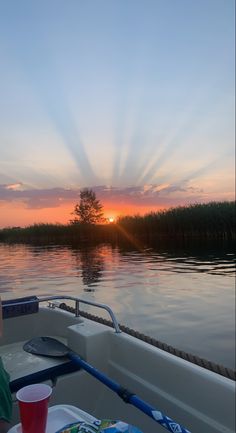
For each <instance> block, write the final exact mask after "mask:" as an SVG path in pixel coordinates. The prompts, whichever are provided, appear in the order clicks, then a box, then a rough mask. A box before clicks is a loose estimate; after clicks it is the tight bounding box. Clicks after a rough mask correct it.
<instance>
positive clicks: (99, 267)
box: [72, 246, 105, 292]
mask: <svg viewBox="0 0 236 433" xmlns="http://www.w3.org/2000/svg"><path fill="white" fill-rule="evenodd" d="M72 255H73V256H74V258H75V262H76V268H77V270H78V275H81V277H82V281H83V285H84V291H85V292H94V290H95V287H96V285H97V284H98V283H99V281H101V280H102V276H103V272H102V271H103V269H104V260H105V256H104V254H103V250H102V249H101V247H97V246H96V247H92V246H90V247H88V246H85V247H84V248H83V249H74V248H72Z"/></svg>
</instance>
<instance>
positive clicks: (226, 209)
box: [0, 201, 235, 244]
mask: <svg viewBox="0 0 236 433" xmlns="http://www.w3.org/2000/svg"><path fill="white" fill-rule="evenodd" d="M173 238H175V239H178V240H181V239H182V240H186V239H193V238H195V239H221V240H234V239H235V202H233V201H232V202H210V203H207V204H193V205H189V206H180V207H175V208H171V209H167V210H164V211H158V212H153V213H149V214H146V215H144V216H140V215H135V216H124V217H120V218H119V219H118V220H117V222H116V223H115V224H101V225H86V224H80V223H78V224H67V225H63V224H34V225H31V226H28V227H25V228H21V227H9V228H4V229H1V230H0V242H22V243H37V244H57V243H58V244H79V243H84V242H90V243H95V242H117V241H122V240H125V241H128V242H132V243H134V240H135V239H137V242H138V240H139V239H141V240H142V241H143V240H146V241H147V242H149V241H150V242H151V241H154V240H155V239H166V240H168V239H170V240H171V239H173Z"/></svg>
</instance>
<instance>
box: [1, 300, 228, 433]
mask: <svg viewBox="0 0 236 433" xmlns="http://www.w3.org/2000/svg"><path fill="white" fill-rule="evenodd" d="M65 301H66V302H67V304H69V305H70V306H71V307H74V310H73V311H74V312H71V311H66V310H65V309H62V308H61V307H63V305H64V302H65ZM62 303H63V305H62ZM81 304H89V305H93V306H94V308H95V307H96V308H100V309H102V310H103V311H106V312H107V313H108V314H109V315H110V318H111V325H112V326H110V323H109V324H108V323H106V321H105V320H100V321H95V320H92V319H91V318H88V317H84V316H86V314H84V315H82V313H81V311H80V306H81ZM72 309H73V308H68V310H72ZM3 317H4V328H3V330H4V333H3V338H2V340H1V346H0V356H1V357H2V360H3V363H4V365H5V368H6V370H7V371H8V372H9V374H10V378H11V390H12V395H13V401H14V404H13V424H17V423H19V411H18V404H17V402H16V399H15V392H16V391H17V390H18V389H19V388H21V387H23V386H25V385H28V384H30V383H38V382H41V381H43V382H45V383H48V384H51V385H52V386H53V393H52V397H51V399H50V405H51V406H54V405H72V406H75V407H77V408H80V409H81V410H83V411H85V412H87V413H89V414H91V415H92V416H94V417H97V418H99V419H104V418H109V419H117V420H123V421H125V422H127V423H130V424H132V425H135V426H136V427H138V428H139V429H140V430H141V431H142V432H143V433H154V432H160V433H161V432H164V431H167V430H165V429H164V428H163V426H161V425H160V424H159V423H157V422H156V421H154V420H153V419H151V418H150V417H148V416H147V415H146V414H144V413H143V412H142V411H141V410H139V409H137V408H136V407H134V406H133V405H131V404H129V403H126V402H125V401H123V399H122V398H120V396H118V395H117V394H116V393H115V392H114V391H112V390H111V389H109V388H108V387H107V386H105V385H104V384H103V383H101V382H100V381H98V380H97V379H96V378H94V377H92V376H91V375H90V374H89V373H88V372H87V371H85V370H84V369H83V368H78V365H75V363H73V362H72V361H70V360H68V359H67V358H51V357H43V356H36V355H33V354H31V353H27V352H25V351H24V350H23V346H24V344H25V343H26V342H27V341H29V340H31V339H32V338H35V337H42V336H50V337H53V338H56V339H57V340H59V341H61V342H63V343H65V344H66V345H67V346H68V347H69V348H70V349H71V350H72V351H73V352H75V353H76V354H78V355H79V356H80V357H81V359H82V360H84V361H86V362H87V363H89V365H92V366H93V367H95V368H96V369H97V370H98V371H100V372H102V374H104V375H106V376H107V377H108V378H111V380H113V381H115V382H116V383H118V384H120V385H121V386H122V387H123V388H124V389H125V390H128V392H131V393H133V394H135V395H136V396H138V397H139V398H140V399H142V400H143V401H145V402H147V403H148V404H149V405H150V406H152V407H154V408H156V410H157V411H158V412H161V413H162V414H165V415H166V416H168V417H170V418H171V419H173V420H174V421H176V422H177V423H179V424H181V425H182V426H185V428H186V429H188V430H189V432H191V433H234V432H235V381H234V380H233V378H232V377H231V375H230V374H229V375H228V376H229V377H225V375H224V374H223V372H220V373H219V372H216V371H210V370H209V369H207V368H205V367H204V366H201V365H196V364H195V363H193V362H189V361H188V360H186V359H183V358H181V357H179V356H176V354H173V353H169V352H168V351H165V350H163V349H161V348H160V347H156V346H155V345H153V344H150V343H149V342H148V341H143V340H142V339H140V338H137V337H136V336H135V335H129V334H128V333H126V332H120V328H119V324H118V322H117V320H116V317H115V315H114V313H113V312H112V310H111V309H110V308H109V307H108V306H106V305H104V304H97V303H93V302H91V301H86V300H84V299H79V298H74V297H70V296H64V297H60V296H52V297H47V298H40V297H36V296H34V297H29V298H23V299H15V300H11V301H5V302H3ZM100 322H102V323H100ZM108 325H109V326H108ZM226 370H227V369H226ZM226 376H227V374H226ZM123 395H124V394H123ZM175 428H176V427H175ZM173 431H175V432H179V431H180V430H177V429H176V430H174V427H173Z"/></svg>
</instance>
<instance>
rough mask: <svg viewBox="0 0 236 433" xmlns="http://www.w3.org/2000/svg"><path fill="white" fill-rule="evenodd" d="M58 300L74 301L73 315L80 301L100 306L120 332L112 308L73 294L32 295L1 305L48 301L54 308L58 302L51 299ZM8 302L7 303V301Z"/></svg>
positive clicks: (16, 305) (77, 310) (9, 305)
mask: <svg viewBox="0 0 236 433" xmlns="http://www.w3.org/2000/svg"><path fill="white" fill-rule="evenodd" d="M59 300H68V301H74V302H75V316H76V317H78V316H79V315H80V314H79V306H80V303H81V304H86V305H91V306H93V307H97V308H101V309H103V310H106V311H107V313H108V314H109V316H110V318H111V322H112V325H113V328H114V329H115V332H116V333H120V332H121V330H120V327H119V324H118V321H117V319H116V316H115V314H114V313H113V311H112V309H111V308H110V307H109V306H108V305H106V304H100V303H98V302H93V301H87V300H84V299H81V298H76V297H74V296H67V295H63V296H58V295H55V296H45V297H36V296H35V297H34V299H27V298H22V299H19V300H17V299H16V302H14V300H13V299H12V300H9V301H5V302H4V305H3V307H4V308H8V307H9V308H14V307H22V306H24V305H29V304H35V303H37V302H38V303H39V302H48V304H49V305H48V306H49V307H51V308H56V307H58V303H56V302H53V301H59ZM8 302H9V303H8Z"/></svg>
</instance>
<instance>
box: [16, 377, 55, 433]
mask: <svg viewBox="0 0 236 433" xmlns="http://www.w3.org/2000/svg"><path fill="white" fill-rule="evenodd" d="M51 393H52V388H51V387H50V386H49V385H46V384H43V383H37V384H35V385H28V386H25V387H24V388H21V389H20V390H19V391H18V392H17V393H16V398H17V400H18V403H19V409H20V419H21V425H22V431H23V433H45V432H46V425H47V417H48V402H49V398H50V395H51Z"/></svg>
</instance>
